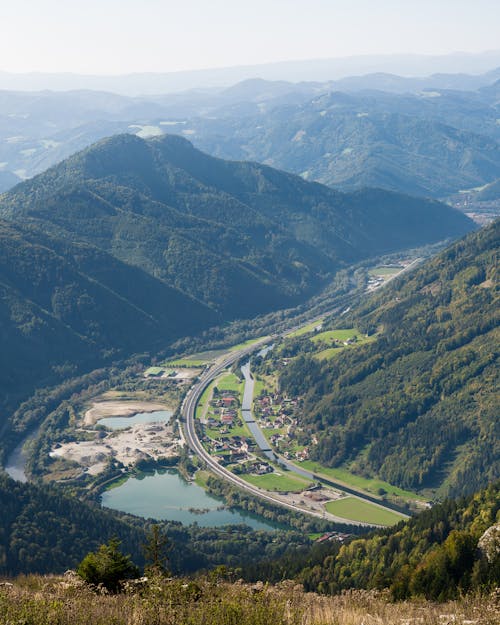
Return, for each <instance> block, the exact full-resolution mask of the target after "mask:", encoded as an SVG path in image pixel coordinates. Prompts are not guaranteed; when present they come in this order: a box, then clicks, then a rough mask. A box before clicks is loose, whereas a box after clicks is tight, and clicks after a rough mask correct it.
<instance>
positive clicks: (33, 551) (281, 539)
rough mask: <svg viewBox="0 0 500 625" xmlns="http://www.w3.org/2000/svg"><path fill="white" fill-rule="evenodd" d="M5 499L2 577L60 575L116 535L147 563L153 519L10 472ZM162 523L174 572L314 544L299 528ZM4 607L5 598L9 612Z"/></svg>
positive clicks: (0, 498) (3, 482)
mask: <svg viewBox="0 0 500 625" xmlns="http://www.w3.org/2000/svg"><path fill="white" fill-rule="evenodd" d="M0 502H1V504H2V516H1V518H0V576H5V575H18V574H30V573H31V574H33V573H41V574H48V573H56V574H62V573H64V571H66V570H67V569H68V568H75V567H76V566H77V565H78V563H79V562H80V561H81V560H82V558H83V557H84V556H85V555H86V554H87V553H88V552H89V551H93V550H95V549H96V548H97V547H98V546H99V545H100V544H102V543H105V542H107V541H108V540H109V539H110V538H112V537H117V538H119V539H120V540H121V541H122V543H123V550H124V551H126V552H127V553H130V554H131V555H132V557H133V559H134V561H135V562H136V563H137V564H138V565H139V566H143V565H144V552H143V545H144V543H145V542H146V537H147V534H148V532H149V531H150V528H151V525H152V524H153V521H152V520H151V519H149V520H146V519H139V518H138V517H132V516H128V515H123V514H119V513H116V512H114V511H111V510H105V509H102V508H101V507H100V506H98V505H92V504H89V503H87V502H82V501H80V500H79V499H77V498H76V497H72V496H70V495H67V494H65V493H63V492H62V491H61V489H59V488H58V487H57V486H46V485H36V484H21V483H19V482H14V481H13V480H11V479H10V478H8V477H6V476H4V475H0ZM160 525H161V530H162V531H163V532H165V534H166V535H167V537H168V540H169V566H170V568H171V570H172V572H173V573H175V574H186V573H190V572H193V571H199V570H201V569H204V568H207V567H214V566H217V565H219V564H225V565H227V566H233V567H238V566H242V565H243V564H248V563H249V562H255V561H256V560H260V559H263V558H266V557H267V558H272V557H277V556H280V555H282V554H284V553H286V551H287V550H288V549H290V548H293V547H294V546H297V545H300V544H304V543H308V542H309V541H308V539H307V538H304V537H303V536H302V535H300V534H298V533H293V532H281V533H280V534H279V535H278V534H277V533H275V532H262V531H261V532H254V531H252V530H250V528H248V527H246V526H234V525H233V526H228V527H221V528H204V527H198V526H196V525H191V526H189V527H186V526H183V525H181V524H180V523H175V522H171V523H169V522H164V523H161V524H160ZM0 592H1V585H0ZM1 605H2V604H1V596H0V614H2V616H3V612H2V611H1Z"/></svg>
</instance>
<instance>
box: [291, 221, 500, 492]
mask: <svg viewBox="0 0 500 625" xmlns="http://www.w3.org/2000/svg"><path fill="white" fill-rule="evenodd" d="M499 241H500V221H497V222H495V223H494V224H492V225H491V226H489V227H487V228H485V229H483V230H481V231H479V232H478V233H475V234H472V235H469V236H468V237H466V238H465V239H463V240H461V241H459V242H458V243H456V244H454V245H453V246H451V247H450V248H449V249H447V250H446V251H445V252H443V253H441V254H440V255H439V256H438V257H436V258H435V259H433V260H431V261H430V262H428V263H426V264H425V265H424V266H422V267H421V268H419V269H418V270H415V271H414V272H412V273H410V274H407V275H405V276H402V277H400V278H398V279H397V280H395V281H394V282H392V283H391V285H390V286H388V287H386V288H385V289H383V290H382V291H380V292H379V293H378V294H376V295H374V296H372V297H371V298H370V299H369V300H367V301H366V302H365V303H364V304H362V305H361V306H359V307H358V308H356V309H355V310H353V311H351V312H350V313H349V314H347V315H345V316H344V317H343V318H342V321H341V323H342V326H343V327H346V328H353V327H354V328H358V330H359V331H360V332H361V333H363V334H368V335H375V334H376V340H375V341H373V342H371V343H368V344H366V345H363V346H360V347H358V348H357V349H352V350H344V351H342V352H341V353H339V354H338V355H337V356H336V357H335V358H332V359H329V360H319V361H318V359H316V358H315V357H314V356H313V355H310V354H308V353H307V351H306V349H304V348H302V349H301V348H300V346H299V348H298V355H297V356H296V357H295V358H294V359H292V360H291V361H290V363H289V365H288V366H287V367H285V368H284V369H283V370H282V373H281V377H280V384H281V387H282V388H283V389H284V390H285V391H286V392H287V393H289V394H291V395H303V396H304V409H303V425H304V426H305V427H306V428H307V430H308V432H309V434H310V435H312V434H315V435H316V437H317V445H313V446H311V454H312V456H313V457H314V458H315V459H316V460H319V461H321V462H322V463H324V464H325V465H328V466H339V465H343V466H346V465H347V466H349V468H350V469H351V470H352V471H354V472H357V473H361V474H365V475H377V476H379V477H381V478H383V479H385V480H386V481H388V482H390V483H392V484H397V485H399V486H402V487H404V488H409V489H417V490H418V489H426V488H427V489H433V490H434V491H435V490H436V489H437V492H438V494H439V495H441V496H443V495H458V494H463V493H470V492H472V491H474V490H476V489H478V488H480V487H482V486H485V485H486V484H488V483H489V482H490V481H492V480H495V479H498V478H499V477H500V430H499V427H500V422H499V420H498V388H499V379H498V345H499V330H498V320H499V306H498V273H497V272H498V243H499ZM335 323H336V324H337V326H338V324H339V321H338V320H336V321H335V320H333V321H332V322H331V325H332V326H334V325H335ZM327 328H328V325H326V326H325V329H327ZM303 340H304V347H306V346H307V345H308V343H309V338H308V337H305V338H304V339H303Z"/></svg>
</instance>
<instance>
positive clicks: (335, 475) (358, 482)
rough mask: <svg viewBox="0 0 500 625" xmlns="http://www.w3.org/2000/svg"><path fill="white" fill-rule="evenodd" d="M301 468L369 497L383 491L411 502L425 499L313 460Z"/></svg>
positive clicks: (303, 464)
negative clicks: (368, 494)
mask: <svg viewBox="0 0 500 625" xmlns="http://www.w3.org/2000/svg"><path fill="white" fill-rule="evenodd" d="M301 467H302V468H304V469H307V470H308V471H312V472H313V473H316V474H318V475H320V476H321V475H324V476H325V477H327V478H330V479H332V480H336V481H338V482H339V483H344V484H346V486H352V487H353V488H358V489H360V490H362V491H365V492H367V493H370V494H371V495H375V496H378V495H379V490H380V489H383V490H384V491H385V492H386V493H387V495H389V496H392V497H401V498H402V499H412V500H421V501H425V497H422V495H418V494H417V493H413V492H411V491H409V490H403V489H402V488H398V487H397V486H393V485H392V484H389V483H388V482H384V481H383V480H379V479H376V478H374V479H367V478H365V477H361V476H360V475H355V474H354V473H350V472H349V471H348V470H347V469H341V468H335V469H332V468H329V467H324V466H322V465H321V464H319V463H318V462H314V461H313V460H304V462H302V463H301Z"/></svg>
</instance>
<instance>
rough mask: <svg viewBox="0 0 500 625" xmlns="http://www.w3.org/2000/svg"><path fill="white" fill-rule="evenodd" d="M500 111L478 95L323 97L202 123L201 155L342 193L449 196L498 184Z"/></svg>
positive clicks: (196, 133) (194, 125)
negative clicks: (288, 174) (249, 162)
mask: <svg viewBox="0 0 500 625" xmlns="http://www.w3.org/2000/svg"><path fill="white" fill-rule="evenodd" d="M498 115H499V112H498V110H497V108H496V106H492V105H491V104H489V103H487V102H486V101H485V100H483V99H482V98H481V97H479V96H477V95H474V94H463V93H459V92H427V93H422V94H419V95H404V96H399V95H389V94H383V93H372V94H345V93H338V92H337V93H325V94H323V95H319V96H317V97H315V98H314V99H312V100H310V101H308V102H307V103H301V104H290V105H287V106H280V107H276V108H272V109H270V110H269V109H268V110H265V111H263V112H262V113H259V114H255V115H247V116H245V117H243V118H241V117H240V118H238V117H237V116H236V115H233V116H231V115H226V116H225V117H222V118H221V119H216V120H210V119H201V118H200V119H196V120H192V121H191V122H190V125H189V129H190V132H192V140H193V141H194V142H195V144H196V145H197V146H199V147H200V148H201V149H204V150H207V151H208V152H210V153H211V154H215V155H217V156H221V157H224V158H246V159H247V158H249V159H255V160H258V161H261V162H264V163H267V164H269V165H271V166H273V167H279V168H283V169H285V170H287V171H292V172H294V173H297V174H300V175H302V176H303V177H305V178H306V179H307V180H317V181H319V182H322V183H324V184H328V185H331V186H334V187H336V188H339V189H343V190H353V189H357V188H362V187H364V186H376V187H381V188H384V189H390V190H394V191H399V192H403V193H408V194H414V195H424V196H430V197H435V198H438V197H444V196H447V195H449V194H451V193H454V192H458V191H459V190H462V189H467V188H472V187H477V186H481V185H484V184H486V183H489V182H491V181H492V180H494V179H496V178H498V177H499V176H500V146H499V142H498V141H499V140H500V131H499V127H498V123H497V119H498Z"/></svg>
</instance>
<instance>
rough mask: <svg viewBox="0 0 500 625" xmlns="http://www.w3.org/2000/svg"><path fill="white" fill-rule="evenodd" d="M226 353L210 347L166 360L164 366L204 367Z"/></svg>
mask: <svg viewBox="0 0 500 625" xmlns="http://www.w3.org/2000/svg"><path fill="white" fill-rule="evenodd" d="M225 353H226V350H224V349H212V350H210V351H206V352H199V353H197V354H190V355H189V356H184V357H183V358H176V359H175V360H168V361H167V362H164V363H163V365H164V366H165V367H193V368H195V369H197V368H199V367H204V366H205V365H207V364H208V363H210V362H213V361H214V360H216V359H217V358H218V357H219V356H222V355H223V354H225Z"/></svg>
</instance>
